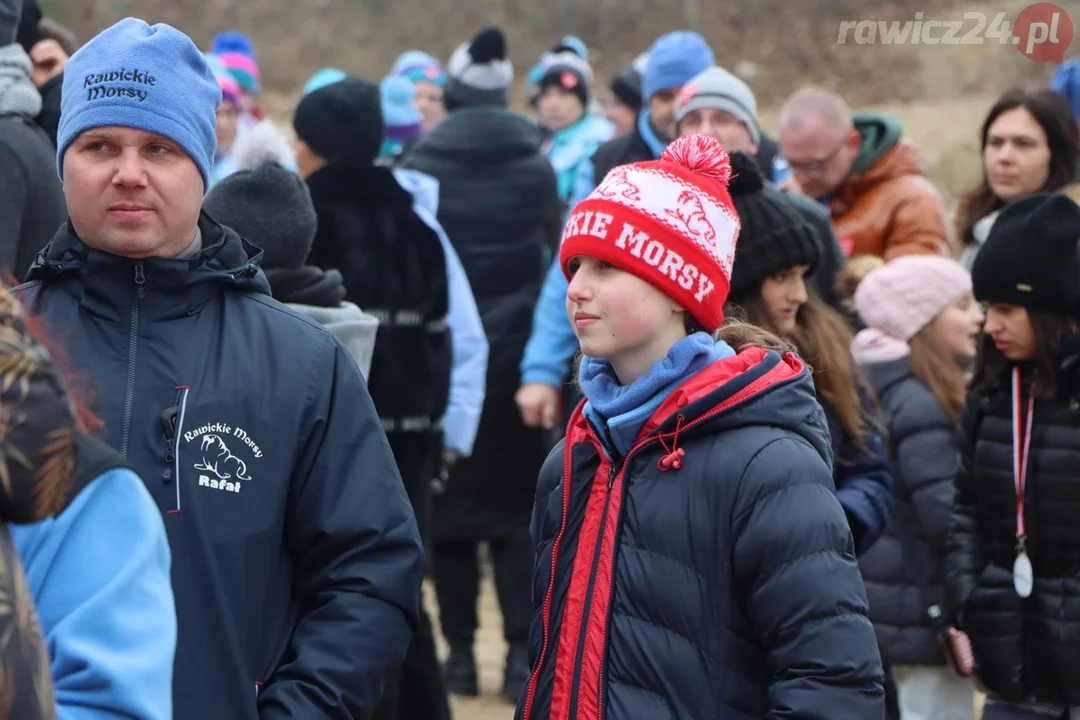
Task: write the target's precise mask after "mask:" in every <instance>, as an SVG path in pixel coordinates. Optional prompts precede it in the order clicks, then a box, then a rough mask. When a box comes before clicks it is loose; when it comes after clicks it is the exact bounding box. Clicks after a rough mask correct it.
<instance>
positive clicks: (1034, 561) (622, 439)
mask: <svg viewBox="0 0 1080 720" xmlns="http://www.w3.org/2000/svg"><path fill="white" fill-rule="evenodd" d="M357 70H358V69H348V70H347V69H340V68H333V67H328V68H323V69H321V70H319V71H318V72H316V73H314V74H313V75H312V77H311V78H310V80H309V81H308V82H307V83H306V84H305V85H304V87H303V89H302V91H301V93H300V98H299V100H298V102H297V104H296V106H295V110H294V112H293V115H292V118H291V123H290V124H291V127H290V128H288V129H285V128H283V127H282V126H280V125H278V124H277V123H276V122H275V121H274V119H271V118H268V117H267V116H266V113H265V112H264V110H263V109H262V108H261V102H260V95H261V93H262V76H261V73H260V70H259V62H258V56H257V54H256V49H255V45H254V43H253V42H252V41H251V39H250V38H248V37H247V36H245V35H244V34H243V33H241V32H239V31H236V30H229V31H226V32H222V33H220V34H219V35H218V36H216V37H215V38H214V40H213V42H212V44H211V46H210V47H209V48H208V49H206V50H202V49H200V48H199V47H198V46H197V45H196V44H195V43H194V42H193V41H192V40H191V39H190V38H189V37H188V36H187V35H185V34H184V33H183V32H181V31H180V30H178V29H176V28H173V27H170V26H168V25H162V24H157V25H150V24H147V23H146V22H144V21H143V20H139V19H135V18H127V19H124V20H122V21H120V22H119V23H117V24H115V25H113V26H111V27H109V28H107V29H105V30H103V31H102V32H100V33H99V34H98V35H96V36H95V37H93V38H91V39H89V40H88V41H87V42H86V43H85V44H84V45H82V46H79V44H78V42H77V41H76V39H75V38H74V37H73V36H72V34H71V33H70V32H68V31H67V30H66V29H65V28H63V27H61V26H60V25H58V24H56V23H55V22H53V21H51V20H50V19H47V18H43V15H42V11H41V8H40V7H39V6H38V5H37V2H36V0H0V266H2V267H3V272H4V273H5V277H6V279H7V280H8V282H7V284H6V285H5V286H0V378H2V379H3V382H2V383H0V597H3V598H4V599H5V600H6V602H4V603H0V626H2V627H0V718H6V717H11V718H19V719H20V720H23V719H25V720H38V719H41V720H44V719H45V718H53V717H59V718H70V719H72V720H74V719H75V718H87V719H89V718H120V717H125V718H140V719H143V720H161V719H167V718H173V717H175V718H178V719H181V720H196V719H197V720H203V719H204V718H225V717H227V718H236V719H238V720H239V719H243V718H252V719H254V718H260V719H261V720H275V719H277V718H323V717H326V718H356V719H359V718H378V719H379V720H450V718H451V716H452V712H451V707H450V702H449V698H450V696H452V695H458V696H476V695H478V694H480V686H479V682H478V671H477V661H476V655H475V650H474V645H475V636H476V632H477V629H478V627H479V625H480V622H481V618H480V617H479V616H478V609H477V603H478V595H479V586H480V579H481V576H482V575H483V574H484V573H485V572H490V573H491V574H492V575H493V578H494V584H495V588H496V591H497V595H498V600H499V606H500V611H501V615H502V629H503V634H504V636H505V640H506V647H507V652H506V657H505V668H504V673H503V677H502V683H501V688H500V694H501V695H502V696H503V697H504V698H505V700H506V701H507V714H508V715H509V714H510V712H511V706H513V707H515V708H516V710H515V711H514V712H515V717H516V718H517V719H518V720H540V719H547V718H582V717H588V718H593V717H596V718H608V719H610V720H636V719H638V718H640V719H641V720H645V719H646V718H647V719H648V720H659V719H661V718H672V719H673V720H675V719H680V720H689V719H690V718H706V717H708V718H713V717H722V718H732V719H734V718H748V719H749V718H780V717H785V718H803V719H805V720H811V719H824V718H828V719H829V720H838V719H841V718H852V719H853V720H855V719H858V720H879V719H880V718H890V720H965V719H967V720H973V719H974V716H975V697H976V693H977V692H983V693H985V694H986V696H987V699H986V703H985V709H984V711H983V715H982V717H983V718H985V719H986V720H1007V719H1014V720H1025V719H1026V720H1032V719H1035V718H1053V719H1056V720H1065V719H1071V720H1076V719H1077V718H1080V534H1078V533H1077V532H1076V530H1075V528H1076V526H1077V523H1076V518H1074V517H1073V515H1072V510H1074V509H1077V510H1078V511H1080V489H1078V488H1074V487H1073V481H1074V479H1075V478H1074V476H1073V475H1072V471H1073V470H1074V469H1075V468H1076V467H1080V435H1077V433H1076V427H1077V425H1078V423H1080V256H1078V251H1077V242H1078V240H1080V206H1078V205H1077V202H1078V201H1080V192H1077V187H1078V186H1077V185H1076V183H1077V181H1078V180H1080V132H1078V124H1077V114H1080V62H1069V63H1066V64H1064V65H1063V66H1062V67H1061V68H1060V69H1059V71H1058V73H1057V75H1055V79H1054V82H1053V84H1052V86H1051V87H1050V88H1033V89H1028V88H1022V89H1009V90H1007V91H1005V92H1004V93H1003V94H1002V95H1001V96H1000V99H999V100H998V101H997V102H996V103H994V105H993V106H992V107H991V108H990V109H989V111H988V113H987V115H986V118H985V120H984V122H983V124H982V126H981V130H980V136H979V138H980V153H981V161H982V172H981V178H980V180H979V182H978V184H977V185H976V186H975V187H973V188H972V189H971V190H970V192H969V193H967V194H965V195H964V196H963V197H962V198H961V200H960V203H959V206H958V208H957V210H956V212H955V215H954V216H953V217H950V212H949V210H948V209H947V207H946V203H945V201H944V200H943V198H942V196H941V194H940V193H939V192H938V191H937V190H936V189H935V187H934V185H933V183H932V182H931V181H930V180H929V179H928V178H927V176H926V172H925V163H924V161H923V159H922V156H921V154H920V151H919V149H918V148H917V147H916V146H915V144H913V143H912V142H911V141H910V140H908V139H907V138H905V136H904V132H903V128H902V127H901V125H900V123H899V122H898V121H897V120H896V119H895V118H893V117H889V116H886V115H882V114H879V113H873V112H853V111H852V110H851V109H850V107H849V105H848V104H847V102H845V100H844V98H842V97H841V96H840V95H838V94H836V93H833V92H829V91H826V90H824V89H821V88H817V87H803V88H799V89H796V90H795V91H794V92H793V94H792V95H791V96H790V97H789V98H788V99H787V101H786V102H785V103H784V105H783V107H782V108H781V111H780V114H779V120H778V123H777V125H778V127H777V133H776V137H770V136H769V135H768V134H767V133H766V131H765V129H764V128H763V127H762V126H761V123H760V121H759V116H758V105H757V101H756V99H755V97H754V93H753V90H752V88H751V87H750V86H749V85H747V83H746V82H744V81H743V80H742V79H740V78H739V77H738V76H737V75H735V74H733V73H732V72H730V71H729V70H728V69H725V68H724V67H722V66H721V65H720V64H719V63H718V60H717V57H716V55H715V54H714V51H713V49H712V48H711V47H710V45H709V43H708V41H707V40H706V38H704V37H703V36H701V35H700V34H698V33H695V32H688V31H676V32H670V33H666V34H664V35H662V36H660V37H659V38H658V39H657V40H656V41H655V43H654V44H653V45H652V46H651V47H650V48H648V49H645V50H644V51H643V52H641V53H640V54H639V55H637V56H636V57H635V59H634V60H633V62H632V63H631V64H629V65H628V66H626V67H625V68H623V69H622V70H621V71H620V72H618V73H617V74H615V75H614V77H612V78H611V81H610V83H609V84H608V85H607V86H604V85H602V84H601V83H600V82H599V81H598V79H597V78H596V76H595V75H594V72H593V69H592V67H591V65H590V55H589V49H588V46H587V45H586V43H584V42H583V41H582V40H581V39H579V38H577V37H574V36H567V37H564V38H561V39H560V40H558V42H556V43H555V44H554V46H553V47H552V48H551V50H550V51H548V52H546V53H544V54H543V56H542V57H541V58H539V60H538V61H537V62H536V64H535V65H534V66H532V67H531V68H530V70H529V72H528V76H527V96H528V97H527V102H528V108H529V110H528V112H526V113H522V112H518V111H516V110H513V109H511V105H512V102H511V97H510V95H511V89H512V87H513V83H514V67H513V64H512V62H511V60H510V53H509V47H508V40H507V37H506V36H505V34H504V33H503V31H502V30H500V29H499V28H497V27H488V28H485V29H483V30H481V31H480V32H478V33H477V34H476V35H475V36H474V37H473V38H471V39H469V40H466V41H465V42H462V43H461V44H460V45H459V46H458V47H457V48H456V49H455V50H454V52H453V53H452V55H451V56H450V58H449V59H448V61H447V62H446V63H445V65H444V64H443V63H441V62H440V61H439V60H438V59H436V58H435V57H433V56H432V55H430V54H428V53H425V52H422V51H420V50H410V51H408V52H405V53H404V54H402V55H401V56H400V57H399V58H398V59H397V61H396V62H395V63H394V64H393V66H392V67H391V68H390V69H389V71H388V72H387V74H386V75H385V77H382V78H381V79H380V80H378V81H372V80H370V79H366V78H370V77H371V76H370V74H369V73H366V72H362V71H359V72H358V71H357ZM425 576H426V577H428V578H430V581H431V583H432V585H433V586H434V591H435V596H436V598H437V601H438V603H437V606H438V627H439V631H440V632H441V634H442V636H443V638H444V639H445V640H446V645H447V646H448V653H447V654H446V655H445V657H440V656H439V653H438V651H437V643H436V632H435V629H434V623H433V620H432V618H431V617H430V616H429V615H428V611H427V610H426V609H425V607H424V604H423V603H422V601H421V586H422V583H423V581H424V578H425Z"/></svg>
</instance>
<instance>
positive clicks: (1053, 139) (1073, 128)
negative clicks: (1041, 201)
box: [956, 88, 1080, 246]
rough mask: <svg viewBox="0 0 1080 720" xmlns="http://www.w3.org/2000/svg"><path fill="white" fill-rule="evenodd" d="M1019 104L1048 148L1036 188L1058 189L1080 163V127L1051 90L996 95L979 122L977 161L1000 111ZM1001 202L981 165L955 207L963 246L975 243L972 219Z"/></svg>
mask: <svg viewBox="0 0 1080 720" xmlns="http://www.w3.org/2000/svg"><path fill="white" fill-rule="evenodd" d="M1018 107H1022V108H1024V109H1025V110H1027V111H1028V112H1029V113H1031V115H1032V117H1034V118H1035V122H1037V123H1039V126H1040V127H1041V128H1042V129H1043V132H1044V133H1046V142H1047V145H1048V146H1049V148H1050V173H1049V174H1048V175H1047V177H1046V184H1045V185H1043V186H1042V187H1041V188H1040V189H1039V192H1043V193H1052V192H1057V191H1058V190H1060V189H1061V188H1062V187H1064V186H1065V185H1068V184H1069V183H1070V182H1072V181H1073V180H1075V179H1076V173H1077V168H1078V165H1080V130H1078V129H1077V124H1076V119H1075V118H1074V117H1073V114H1072V109H1071V108H1070V107H1069V102H1068V101H1067V100H1066V99H1065V98H1064V97H1062V96H1061V95H1060V94H1059V93H1056V92H1054V91H1053V90H1048V89H1046V88H1040V89H1037V90H1025V89H1023V88H1013V89H1012V90H1009V91H1007V92H1006V93H1005V94H1004V95H1002V96H1001V97H1000V98H998V101H997V102H996V103H994V106H993V107H992V108H990V112H989V113H988V114H987V116H986V120H984V121H983V124H982V130H981V134H980V138H981V139H980V142H979V163H980V165H982V154H983V153H984V152H985V151H986V139H987V135H988V134H989V133H990V126H991V125H993V124H994V121H995V120H997V119H998V117H999V116H1000V115H1001V114H1003V113H1005V112H1008V111H1009V110H1014V109H1015V108H1018ZM1004 205H1005V203H1004V202H1003V201H1002V200H1001V199H1000V198H999V197H998V196H997V195H995V194H994V191H993V190H992V189H991V188H990V183H988V182H987V180H986V168H985V166H983V171H982V180H981V181H980V182H979V184H978V185H977V186H976V187H975V188H974V189H973V190H971V191H970V192H968V193H967V194H966V195H964V196H963V197H962V198H961V199H960V204H959V207H958V208H957V212H956V218H957V228H956V230H957V234H958V235H959V237H960V241H961V243H962V244H963V245H964V246H967V245H972V244H974V243H975V236H974V235H973V234H972V228H973V227H974V226H975V223H976V222H978V221H979V220H980V219H981V218H983V217H985V216H987V215H989V214H990V213H992V212H994V211H995V210H997V209H999V208H1001V207H1003V206H1004Z"/></svg>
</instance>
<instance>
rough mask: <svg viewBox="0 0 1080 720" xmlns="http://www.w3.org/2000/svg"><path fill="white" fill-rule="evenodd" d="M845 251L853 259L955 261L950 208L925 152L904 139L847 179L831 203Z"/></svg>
mask: <svg viewBox="0 0 1080 720" xmlns="http://www.w3.org/2000/svg"><path fill="white" fill-rule="evenodd" d="M829 210H830V212H831V213H832V218H833V226H834V228H835V229H836V237H837V238H838V239H839V241H840V247H841V248H843V250H844V253H845V254H846V255H847V256H848V257H849V258H850V257H855V256H858V255H877V256H879V257H882V258H884V260H885V262H888V261H890V260H892V259H893V258H897V257H900V256H901V255H944V256H950V255H951V253H950V251H949V240H948V235H947V234H946V229H945V203H944V201H943V200H942V198H941V195H940V194H939V193H938V191H937V190H936V189H935V188H934V186H933V185H932V184H931V183H930V181H929V180H927V179H926V170H925V166H924V163H923V159H922V156H921V155H920V153H919V151H918V150H917V149H916V148H915V146H914V145H912V144H911V143H910V142H909V141H907V140H900V141H899V142H897V143H896V145H895V146H893V147H892V148H891V149H890V150H888V151H887V152H885V154H884V155H882V156H881V157H880V158H878V159H877V161H875V162H874V164H873V165H871V166H870V167H869V168H867V169H866V170H864V171H863V172H860V173H853V174H851V175H849V176H848V178H847V179H846V180H844V182H843V184H842V185H840V187H839V188H838V189H837V191H836V194H835V195H834V196H833V198H832V200H831V202H830V203H829Z"/></svg>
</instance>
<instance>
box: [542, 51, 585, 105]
mask: <svg viewBox="0 0 1080 720" xmlns="http://www.w3.org/2000/svg"><path fill="white" fill-rule="evenodd" d="M552 85H554V86H556V87H560V88H562V89H563V90H566V91H567V92H572V93H574V94H575V95H577V97H578V100H580V101H581V105H582V107H583V108H584V109H585V111H586V112H587V111H588V109H589V101H590V99H591V91H592V71H591V70H590V68H589V63H587V62H585V61H584V60H582V59H581V57H580V56H578V55H576V54H574V53H573V52H570V51H569V50H567V51H564V52H561V53H559V54H557V55H555V56H554V57H553V58H552V60H551V65H549V66H548V67H547V69H546V70H544V74H543V75H542V76H541V77H540V82H538V83H537V87H538V90H539V92H540V93H541V94H543V92H544V90H545V89H547V88H548V87H549V86H552Z"/></svg>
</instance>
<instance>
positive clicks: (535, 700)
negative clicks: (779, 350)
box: [516, 348, 884, 720]
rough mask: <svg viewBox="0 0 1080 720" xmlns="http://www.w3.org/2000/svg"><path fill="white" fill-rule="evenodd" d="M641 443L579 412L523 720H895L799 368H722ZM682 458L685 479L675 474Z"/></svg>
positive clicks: (820, 419)
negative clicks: (611, 438)
mask: <svg viewBox="0 0 1080 720" xmlns="http://www.w3.org/2000/svg"><path fill="white" fill-rule="evenodd" d="M639 437H640V439H639V441H638V442H637V444H636V445H635V446H634V447H633V448H632V449H631V450H630V451H629V453H627V455H626V456H625V457H623V458H614V459H611V460H609V459H608V456H607V455H606V453H605V452H604V451H603V449H602V446H601V443H600V441H599V439H598V437H597V431H596V429H595V428H594V427H592V426H591V425H590V424H589V422H588V421H587V420H585V419H584V417H583V414H582V411H581V408H580V407H579V408H578V410H577V412H575V414H574V417H573V419H572V420H571V424H570V427H569V430H568V432H567V438H566V440H565V441H564V442H563V443H560V444H559V445H558V446H557V447H556V449H555V450H554V451H552V454H551V455H550V456H549V457H548V460H547V462H546V463H545V465H544V469H543V471H542V473H541V476H540V481H539V485H538V488H537V497H536V508H535V511H534V516H533V523H532V532H533V538H534V540H535V542H536V545H537V548H536V550H537V563H536V570H535V575H534V593H535V598H534V600H535V602H536V606H537V608H538V612H537V616H536V619H535V621H534V623H533V627H532V630H531V637H530V661H531V665H532V668H533V673H532V677H531V679H530V681H529V683H528V685H527V686H526V690H525V692H524V693H523V695H522V698H521V699H520V701H519V706H518V709H517V715H516V717H517V718H518V720H548V718H566V717H570V718H606V719H607V720H638V719H639V718H640V720H676V719H678V720H701V719H703V718H724V720H749V719H750V718H755V719H758V718H781V717H783V718H801V719H803V720H812V719H814V720H837V719H838V718H860V719H862V718H873V719H874V720H876V719H877V718H881V717H882V716H883V713H884V692H883V689H882V668H881V661H880V658H879V656H878V650H877V643H876V642H875V640H874V633H873V628H872V627H871V625H870V621H869V619H868V618H867V602H866V595H865V592H864V590H863V584H862V579H861V578H860V576H859V572H858V567H857V565H856V560H855V548H854V544H853V541H852V537H851V532H850V530H849V529H848V524H847V522H846V520H845V518H844V513H843V510H842V509H841V507H840V504H839V503H838V502H837V500H836V496H835V494H834V491H833V483H832V473H831V470H830V462H831V460H830V453H829V436H828V431H827V429H826V426H825V418H824V415H823V413H822V410H821V407H820V405H818V403H817V401H816V400H815V397H814V385H813V382H812V381H811V379H810V374H809V372H808V371H807V370H806V369H805V366H804V365H803V364H802V362H801V361H800V360H799V359H798V358H796V357H795V356H793V355H787V356H785V357H783V358H781V356H780V355H778V354H776V353H773V352H768V353H767V352H765V351H763V350H761V349H758V348H749V349H745V350H744V351H742V352H741V353H739V354H738V355H736V356H734V357H731V358H727V359H724V360H721V361H718V362H716V363H714V364H712V365H710V366H709V367H708V368H707V369H706V370H703V371H702V372H700V373H698V374H696V375H694V376H693V377H691V378H689V379H688V380H686V381H685V382H684V383H683V384H682V385H680V386H679V387H678V388H676V389H675V390H674V391H673V392H672V393H671V394H670V395H669V396H668V398H667V399H666V400H665V401H664V402H663V404H662V405H661V406H660V407H659V408H658V409H657V410H656V412H655V413H654V414H653V416H652V418H651V419H650V420H649V421H648V422H647V423H646V424H645V426H644V427H643V428H642V431H641V434H640V436H639ZM676 450H682V451H683V455H682V457H681V465H680V466H678V467H674V466H671V465H670V463H666V462H665V463H661V460H662V459H664V458H665V457H668V458H670V457H671V453H673V452H676ZM665 466H666V467H667V469H664V467H665Z"/></svg>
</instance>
